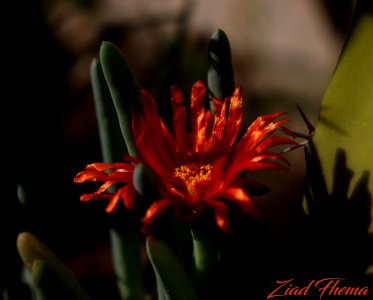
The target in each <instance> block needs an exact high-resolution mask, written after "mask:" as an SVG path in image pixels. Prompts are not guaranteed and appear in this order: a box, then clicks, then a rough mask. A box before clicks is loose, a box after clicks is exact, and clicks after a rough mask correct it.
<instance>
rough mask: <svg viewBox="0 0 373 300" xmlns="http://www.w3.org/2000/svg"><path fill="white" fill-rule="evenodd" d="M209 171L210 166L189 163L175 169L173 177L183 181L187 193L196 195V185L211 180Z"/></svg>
mask: <svg viewBox="0 0 373 300" xmlns="http://www.w3.org/2000/svg"><path fill="white" fill-rule="evenodd" d="M211 169H212V166H211V165H210V164H206V165H202V164H199V163H189V164H186V165H182V166H180V167H177V168H175V173H174V176H175V177H179V178H181V179H182V180H184V182H185V183H186V185H187V187H188V190H189V193H190V194H191V195H196V186H197V184H199V183H200V182H204V181H209V180H210V179H211Z"/></svg>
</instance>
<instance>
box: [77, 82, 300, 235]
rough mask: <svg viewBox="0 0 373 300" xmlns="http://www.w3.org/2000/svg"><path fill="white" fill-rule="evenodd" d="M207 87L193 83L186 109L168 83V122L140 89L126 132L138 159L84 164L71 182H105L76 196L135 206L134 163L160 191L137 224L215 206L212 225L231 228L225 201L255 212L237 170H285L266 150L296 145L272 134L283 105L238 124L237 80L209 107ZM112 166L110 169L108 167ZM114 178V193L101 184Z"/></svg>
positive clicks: (146, 227) (147, 225)
mask: <svg viewBox="0 0 373 300" xmlns="http://www.w3.org/2000/svg"><path fill="white" fill-rule="evenodd" d="M205 96H206V86H205V85H204V83H203V82H202V81H197V82H196V83H195V84H194V86H193V87H192V93H191V99H190V110H189V111H187V110H186V108H185V106H184V99H183V96H182V93H181V91H180V90H179V89H178V88H177V87H176V86H173V87H172V88H171V98H172V108H173V128H172V130H170V129H169V128H168V127H167V126H166V125H165V124H164V123H163V121H162V119H161V118H160V116H159V114H158V112H157V105H156V103H155V101H154V99H153V97H152V96H151V95H150V94H149V93H148V92H146V91H143V90H142V91H141V95H140V102H141V106H140V107H141V108H140V110H139V109H132V111H131V117H132V134H133V138H134V142H135V145H136V148H137V151H138V154H139V158H138V160H137V159H134V158H129V157H127V158H126V160H125V161H124V162H123V163H117V164H102V163H96V164H91V165H89V166H87V167H86V169H85V170H84V171H82V172H80V173H79V174H78V175H77V176H76V177H75V182H85V181H100V182H104V184H103V185H102V186H101V187H100V188H99V189H98V190H97V191H96V192H94V193H91V194H86V195H83V196H82V197H81V200H83V201H87V200H91V199H97V198H109V199H110V202H109V205H108V207H107V211H109V212H110V211H112V210H113V209H114V207H115V205H116V204H117V203H118V201H119V200H120V199H122V201H123V202H124V205H125V206H126V207H127V208H131V207H133V205H134V203H133V200H134V197H135V192H134V186H133V182H132V174H133V171H134V166H135V164H137V163H138V162H142V163H144V164H145V165H146V166H147V167H148V168H149V169H150V171H151V172H152V174H153V176H154V179H155V181H156V183H157V184H156V186H157V188H158V190H159V195H160V196H159V197H158V198H157V199H155V200H154V201H153V202H152V203H151V204H150V206H149V207H148V208H147V211H146V213H145V215H144V217H143V219H142V223H143V231H144V232H145V233H149V232H150V231H151V230H152V229H153V228H154V226H155V225H156V223H157V221H158V220H159V218H160V217H161V216H162V215H163V214H164V213H165V211H167V210H169V209H172V210H173V211H174V213H175V215H176V216H177V217H178V218H179V219H181V220H184V221H187V222H189V221H193V220H194V219H195V218H196V217H197V216H199V215H200V214H201V213H202V212H204V211H206V210H207V209H212V210H213V212H214V216H215V220H216V224H217V226H218V227H219V228H220V229H222V230H223V231H225V232H228V231H229V220H228V208H229V205H228V203H229V202H230V203H232V204H234V205H238V206H239V207H240V208H241V210H242V212H243V213H245V214H247V215H253V214H255V207H254V205H253V202H252V199H251V196H250V194H249V192H248V188H247V184H248V179H246V178H245V177H243V176H241V175H242V172H243V171H253V170H263V169H286V168H287V165H289V163H288V161H287V160H286V158H284V157H283V156H282V155H281V154H277V153H275V152H272V151H270V150H269V149H270V148H271V147H274V146H278V145H284V144H295V142H294V141H293V140H291V139H289V138H287V137H282V136H276V135H274V134H273V133H274V132H276V131H277V130H278V129H280V128H282V127H283V124H284V123H285V122H287V121H288V120H287V119H280V120H277V121H276V119H278V118H279V117H280V116H282V115H284V114H285V113H284V112H278V113H274V114H270V115H266V116H261V117H258V118H257V119H256V120H255V121H254V122H253V123H252V124H251V125H250V126H249V127H248V128H247V129H246V130H243V129H244V128H243V122H242V114H243V105H242V104H243V101H242V95H241V88H240V87H237V88H236V89H235V91H234V93H233V95H232V96H231V97H227V98H226V99H225V100H223V101H222V100H219V99H213V103H214V113H212V112H211V111H210V110H209V109H206V108H205ZM107 171H110V172H107ZM114 183H120V184H122V186H121V187H120V188H119V189H118V190H117V191H116V192H115V193H114V194H107V193H106V190H107V188H108V187H110V186H111V185H113V184H114Z"/></svg>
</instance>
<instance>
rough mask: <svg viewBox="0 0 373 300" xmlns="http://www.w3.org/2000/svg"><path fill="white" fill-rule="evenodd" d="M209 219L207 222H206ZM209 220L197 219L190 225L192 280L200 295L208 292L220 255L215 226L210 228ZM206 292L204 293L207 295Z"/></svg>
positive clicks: (216, 270)
mask: <svg viewBox="0 0 373 300" xmlns="http://www.w3.org/2000/svg"><path fill="white" fill-rule="evenodd" d="M206 221H209V222H206ZM211 224H214V222H211V220H205V219H203V220H197V221H195V222H194V223H193V224H192V226H191V233H192V239H193V255H194V267H195V270H194V271H195V273H194V280H195V284H196V288H197V290H198V291H199V292H200V293H201V295H205V294H206V293H207V294H208V290H209V289H211V288H212V287H211V285H212V284H213V282H214V279H215V276H216V275H217V272H218V266H219V261H220V259H221V256H222V252H221V248H220V246H221V245H220V242H219V236H218V234H217V232H216V228H211ZM207 294H206V295H207Z"/></svg>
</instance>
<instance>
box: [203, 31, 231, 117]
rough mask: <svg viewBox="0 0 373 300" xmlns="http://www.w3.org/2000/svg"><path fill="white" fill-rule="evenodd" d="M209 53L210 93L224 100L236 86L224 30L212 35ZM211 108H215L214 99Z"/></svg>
mask: <svg viewBox="0 0 373 300" xmlns="http://www.w3.org/2000/svg"><path fill="white" fill-rule="evenodd" d="M208 54H209V56H208V58H209V67H208V71H207V86H208V91H209V94H210V96H211V97H216V98H218V99H220V100H224V99H225V98H226V97H230V96H231V95H232V94H233V91H234V88H235V86H234V75H233V67H232V59H231V48H230V44H229V40H228V37H227V35H226V34H225V32H224V31H223V30H221V29H218V30H216V31H215V32H214V33H213V34H212V35H211V38H210V42H209V46H208ZM211 109H212V110H213V109H214V105H213V103H212V101H211Z"/></svg>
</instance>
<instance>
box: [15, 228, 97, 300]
mask: <svg viewBox="0 0 373 300" xmlns="http://www.w3.org/2000/svg"><path fill="white" fill-rule="evenodd" d="M17 249H18V253H19V254H20V256H21V258H22V261H23V263H24V264H25V266H26V267H27V269H28V270H29V271H30V272H31V275H32V283H33V287H34V289H35V293H36V295H37V297H38V300H51V299H53V300H58V299H61V300H62V299H70V300H89V299H90V298H89V297H88V295H87V294H86V292H85V291H84V290H83V288H82V287H81V286H80V283H79V281H78V280H77V279H76V277H75V276H74V274H73V273H72V272H71V271H70V269H69V268H68V267H67V266H66V265H65V264H64V263H63V262H62V261H61V260H60V259H59V258H58V257H57V256H56V255H55V254H54V253H53V252H52V251H51V250H50V249H49V248H48V247H47V246H46V245H45V244H43V243H42V242H41V241H40V240H39V239H37V238H36V237H35V236H34V235H33V234H32V233H29V232H21V233H20V234H19V235H18V238H17Z"/></svg>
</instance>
